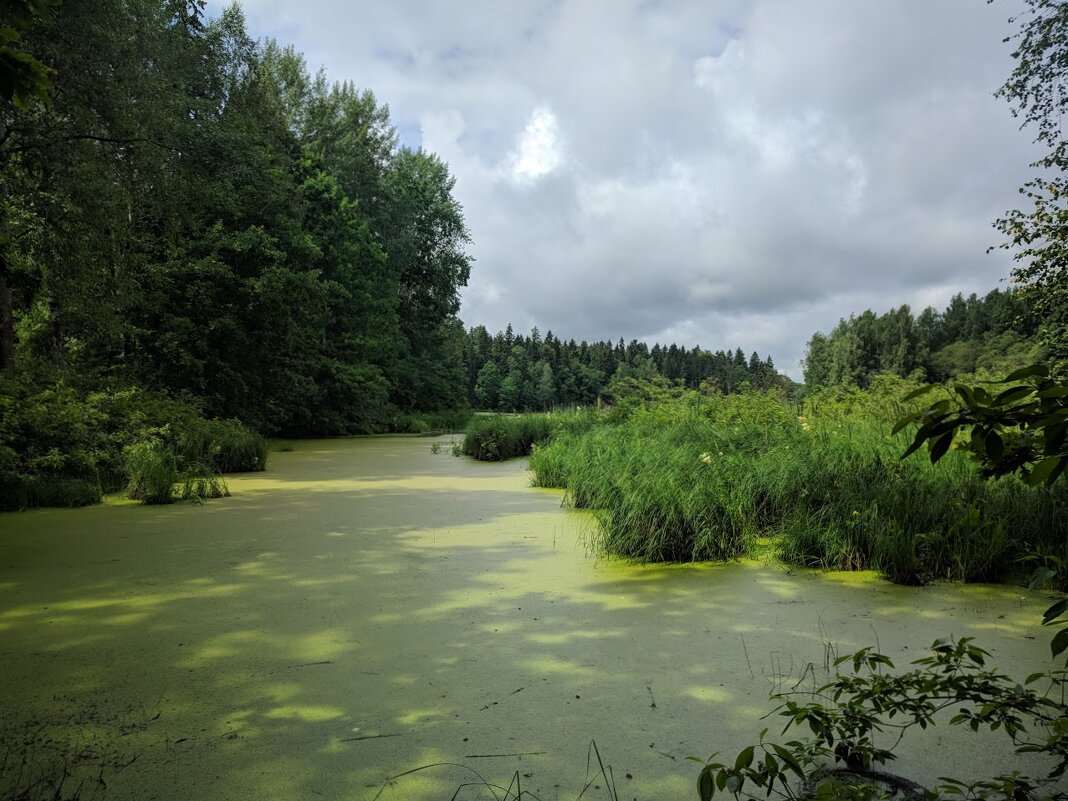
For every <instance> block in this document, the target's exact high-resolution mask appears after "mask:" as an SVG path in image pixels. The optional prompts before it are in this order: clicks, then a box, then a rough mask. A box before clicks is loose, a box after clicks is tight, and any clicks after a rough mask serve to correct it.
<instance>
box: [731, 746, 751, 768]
mask: <svg viewBox="0 0 1068 801" xmlns="http://www.w3.org/2000/svg"><path fill="white" fill-rule="evenodd" d="M752 764H753V746H751V745H750V746H748V747H747V748H743V749H742V752H741V753H740V754H738V758H737V759H735V760H734V769H735V770H741V769H742V768H748V767H749V766H750V765H752Z"/></svg>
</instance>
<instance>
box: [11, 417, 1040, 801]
mask: <svg viewBox="0 0 1068 801" xmlns="http://www.w3.org/2000/svg"><path fill="white" fill-rule="evenodd" d="M435 442H437V443H439V444H440V445H441V449H440V452H438V453H433V452H432V450H431V445H432V444H433V443H435ZM449 442H450V438H448V437H444V438H439V439H426V438H415V437H377V438H356V439H344V440H320V441H304V442H300V443H297V444H296V445H295V449H294V450H293V451H292V452H287V453H274V454H272V456H271V464H270V469H269V470H268V471H267V472H266V473H261V474H249V475H246V476H232V477H229V478H228V483H229V486H230V489H231V491H232V492H233V496H232V497H230V498H225V499H220V500H214V501H210V502H208V503H207V504H205V505H203V506H191V505H179V506H170V507H140V506H136V505H132V504H129V503H123V502H113V503H109V504H105V505H103V506H99V507H92V508H88V509H75V510H41V511H34V512H27V513H21V514H7V515H0V675H2V676H3V679H2V682H3V684H2V691H0V764H3V755H4V754H7V764H6V766H5V767H4V768H3V769H2V770H3V775H2V776H0V796H2V797H8V795H9V794H10V790H11V788H12V786H13V784H15V783H16V782H22V783H23V784H25V783H26V782H27V781H28V780H30V779H31V778H32V777H34V776H36V775H38V774H45V775H48V774H50V773H51V774H53V775H54V774H55V771H56V770H57V769H59V768H58V766H60V765H62V764H63V763H64V762H66V763H68V764H69V765H71V766H72V767H73V770H74V772H75V773H76V774H77V775H78V777H79V780H81V779H84V780H85V785H84V788H83V797H85V798H105V799H173V800H174V801H178V800H179V799H181V801H186V800H187V799H220V800H223V799H225V800H226V801H229V800H230V799H286V800H288V799H320V798H325V799H368V801H370V799H374V798H376V797H379V798H382V799H414V800H415V801H420V800H421V799H428V800H429V799H448V798H450V797H451V796H452V795H453V793H454V792H455V791H456V790H457V788H459V787H461V786H462V785H464V784H466V783H468V782H477V778H476V776H475V774H474V773H473V771H477V772H478V774H479V775H481V776H482V777H483V778H484V779H485V780H487V781H490V782H493V783H495V784H500V785H502V786H506V785H508V784H509V782H510V781H512V780H513V778H514V777H517V776H518V779H519V781H520V782H521V783H522V789H523V790H524V791H529V792H530V793H533V794H535V795H536V796H537V797H539V798H541V799H544V800H545V801H549V800H554V801H555V800H556V799H563V800H564V801H572V800H573V799H575V798H576V797H577V796H578V794H579V793H580V792H581V790H582V788H583V785H584V783H585V780H586V777H587V758H588V754H589V753H590V744H591V743H594V742H595V743H596V747H597V750H598V752H599V753H600V756H601V758H602V759H603V761H604V763H605V765H610V766H611V773H612V776H613V777H614V781H615V786H616V789H617V791H618V793H619V798H620V799H649V800H652V799H682V798H693V797H695V794H694V790H693V788H694V782H695V779H696V775H697V771H698V766H697V765H696V764H694V763H692V762H688V761H686V760H685V757H687V756H690V755H694V756H700V757H707V756H708V755H709V754H711V753H712V752H714V751H722V752H724V756H728V755H729V756H730V757H731V758H733V756H734V754H735V753H737V751H738V750H740V748H741V747H742V746H743V745H746V744H748V743H750V742H753V741H754V740H755V739H756V735H757V733H758V732H759V730H760V729H761V728H763V727H764V726H770V727H771V728H772V733H776V732H777V731H778V730H779V728H781V727H780V726H778V724H777V722H776V721H775V720H768V721H762V720H761V718H762V716H764V715H765V714H766V713H767V712H768V711H769V710H771V708H772V706H773V704H771V703H770V702H769V701H768V694H769V692H772V691H774V690H783V689H789V688H790V687H792V686H794V685H795V684H797V683H800V684H799V686H800V687H802V688H804V687H811V686H812V681H813V677H815V679H816V680H822V679H823V678H825V677H826V665H827V664H828V661H829V660H830V659H833V657H834V656H835V655H836V654H840V653H846V652H849V651H851V650H855V649H857V648H859V647H862V646H866V645H876V644H877V645H879V646H880V647H881V649H882V650H883V652H884V653H886V654H887V655H889V656H890V657H891V658H892V659H893V660H894V661H895V662H896V663H897V664H898V665H899V666H902V665H905V664H907V663H908V662H909V661H910V660H911V659H913V658H917V657H919V656H922V652H923V650H924V647H925V646H926V645H928V644H930V643H931V641H933V640H934V639H936V638H938V637H943V636H949V635H953V636H957V637H959V636H965V635H967V636H974V637H976V638H977V639H978V641H979V643H980V644H981V645H983V646H984V647H985V648H987V649H988V650H991V651H993V652H994V655H995V658H996V661H997V665H998V667H999V668H1001V669H1002V670H1004V671H1005V672H1008V673H1011V674H1013V675H1020V676H1023V675H1026V674H1027V673H1029V672H1031V671H1032V670H1041V669H1043V668H1045V667H1047V666H1048V658H1047V657H1048V652H1049V650H1048V642H1049V633H1048V630H1046V631H1043V630H1042V629H1041V627H1040V626H1039V625H1038V624H1039V621H1040V619H1041V611H1042V609H1044V608H1045V606H1046V605H1048V603H1049V596H1048V595H1046V594H1042V593H1034V592H1028V591H1026V590H1021V589H1019V588H1010V587H992V586H954V585H943V586H934V587H926V588H903V587H896V586H893V585H891V584H888V583H886V582H883V581H881V580H879V579H878V578H877V577H876V576H874V575H871V574H825V573H820V572H814V571H812V572H810V571H800V572H799V571H788V570H786V569H784V568H782V567H781V566H775V565H770V564H761V563H756V562H751V563H736V564H728V565H720V566H659V567H650V566H635V565H629V564H625V563H620V562H618V561H613V560H606V559H603V558H599V557H598V556H597V555H596V554H595V553H591V552H590V551H589V549H588V547H587V537H588V532H589V529H590V527H591V526H592V521H591V519H590V518H589V517H588V516H587V515H584V514H582V513H575V512H570V511H568V510H566V509H564V508H561V495H560V493H557V492H552V491H545V490H535V489H531V488H530V487H529V477H528V474H527V472H526V464H525V462H524V461H523V460H518V461H513V462H508V463H504V464H480V463H476V462H472V461H470V460H467V459H459V458H455V457H453V456H452V455H451V454H450V453H449V448H448V444H449ZM787 739H788V738H787ZM23 757H25V758H26V759H27V760H28V762H29V764H28V766H27V767H25V768H23V769H21V770H17V769H16V768H15V763H16V762H17V761H20V760H22V758H23ZM435 763H452V764H450V765H442V766H439V767H433V768H427V769H425V770H419V771H416V772H414V773H409V774H407V775H404V776H400V777H399V778H396V779H394V780H393V781H389V779H390V777H396V776H398V774H402V773H404V772H406V771H411V770H413V769H416V768H421V767H424V766H429V765H433V764H435ZM1013 764H1014V763H1013V760H1012V757H1011V754H1010V752H1009V749H1007V748H1006V747H1004V744H1003V743H1002V740H1001V739H994V740H991V741H988V740H984V739H982V738H976V736H975V735H972V734H970V733H963V732H957V731H956V730H952V731H949V730H946V729H945V728H936V729H935V730H934V731H933V732H929V733H927V734H924V735H923V738H922V739H918V740H916V741H915V742H913V743H911V744H909V745H907V746H906V747H905V748H903V749H902V750H901V758H900V760H899V761H898V763H896V765H895V767H894V769H895V770H896V771H897V772H900V773H904V774H907V775H910V776H912V777H913V778H917V779H921V780H931V779H932V778H934V777H935V776H937V775H939V774H942V773H945V772H946V771H947V770H948V769H949V768H950V767H951V768H952V769H953V770H954V771H955V775H958V776H963V775H968V774H969V772H973V773H974V772H976V771H979V770H980V769H981V770H982V771H984V772H986V771H988V770H990V769H993V770H998V769H1006V768H1009V767H1011V766H1012V765H1013ZM594 765H596V759H594ZM974 775H978V774H974ZM595 784H596V785H602V786H601V787H599V788H598V787H596V786H595V787H591V789H590V790H589V791H588V792H587V794H586V796H585V798H588V799H601V798H608V795H607V792H606V791H605V788H604V787H603V785H604V781H603V777H602V778H598V779H597V780H596V781H595ZM73 786H74V785H68V787H70V788H71V789H73ZM15 794H16V795H17V793H15ZM458 797H459V798H484V797H490V796H489V795H488V794H487V793H486V792H485V791H484V790H483V791H481V792H480V791H479V789H478V787H477V786H475V785H473V786H470V787H467V788H465V789H463V790H461V793H460V795H459V796H458Z"/></svg>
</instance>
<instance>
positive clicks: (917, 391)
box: [901, 384, 938, 402]
mask: <svg viewBox="0 0 1068 801" xmlns="http://www.w3.org/2000/svg"><path fill="white" fill-rule="evenodd" d="M937 386H938V385H937V384H927V385H926V386H922V387H920V388H919V389H914V390H912V392H910V393H909V394H908V395H906V396H905V397H903V398H902V399H901V401H902V402H905V401H910V400H915V399H916V398H919V397H921V396H923V395H926V394H927V393H928V392H930V391H931V390H932V389H935V388H936V387H937Z"/></svg>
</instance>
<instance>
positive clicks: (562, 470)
mask: <svg viewBox="0 0 1068 801" xmlns="http://www.w3.org/2000/svg"><path fill="white" fill-rule="evenodd" d="M900 389H902V387H900V386H898V385H896V384H895V385H893V386H891V387H890V388H889V390H888V389H887V388H885V387H884V388H882V391H881V392H880V391H879V388H878V387H877V389H876V391H874V392H871V393H868V394H867V395H865V394H864V393H858V392H857V391H849V392H848V393H847V397H845V398H843V397H834V396H833V394H832V395H824V396H822V397H818V398H815V399H813V400H812V401H811V402H809V403H808V404H806V405H805V406H803V407H797V406H791V405H788V404H785V403H783V402H781V401H779V400H777V399H776V398H774V397H771V396H767V395H736V396H728V397H724V396H701V395H699V394H698V393H689V394H687V395H685V396H682V397H675V398H671V399H667V400H663V401H661V402H654V403H648V404H644V405H642V406H641V407H639V408H637V409H636V410H634V411H632V412H630V413H628V414H627V415H626V416H624V417H618V416H617V417H613V416H612V414H611V413H609V414H602V415H600V416H599V417H597V418H595V419H594V421H593V423H592V424H590V425H587V426H585V427H584V428H576V429H570V430H569V429H565V428H561V429H557V430H556V431H555V432H552V433H551V436H550V437H548V438H544V439H541V440H537V441H536V444H535V446H534V448H533V453H532V456H531V460H530V465H531V469H532V472H533V482H534V484H535V485H537V486H544V487H560V488H564V489H566V490H567V496H566V497H567V499H568V500H569V501H570V503H571V504H573V505H574V506H575V507H578V508H588V509H591V510H594V512H595V514H596V519H597V521H598V527H597V533H596V535H595V537H596V540H597V544H598V545H599V546H600V548H601V549H603V550H604V551H605V552H607V553H610V554H614V555H619V556H623V557H629V558H635V559H640V560H648V561H670V562H677V561H708V560H726V559H733V558H737V557H740V556H745V555H752V554H754V553H755V552H756V550H757V547H756V546H757V544H758V540H763V539H764V538H768V537H770V538H772V541H773V542H774V543H775V547H776V550H777V553H778V555H779V556H780V557H781V558H782V559H783V560H784V561H785V562H787V563H790V564H795V565H805V566H814V567H827V568H835V569H845V570H861V569H874V570H879V571H881V572H882V573H883V574H884V575H885V576H886V577H887V578H889V579H890V580H892V581H895V582H898V583H906V584H917V583H924V582H927V581H931V580H935V579H954V580H963V581H992V580H1003V579H1009V578H1013V577H1015V576H1018V575H1023V574H1024V573H1026V572H1028V571H1029V569H1030V566H1029V565H1025V564H1023V563H1022V562H1021V560H1022V559H1030V560H1032V561H1033V560H1034V559H1035V558H1038V559H1039V560H1042V561H1045V562H1046V563H1047V564H1057V563H1058V560H1061V562H1062V563H1063V561H1064V560H1065V559H1066V558H1068V549H1066V542H1068V515H1066V514H1065V508H1066V501H1068V492H1066V490H1065V488H1064V487H1063V486H1057V487H1055V488H1053V489H1033V488H1029V487H1025V486H1024V485H1023V484H1022V483H1021V482H1019V481H1017V480H1016V479H1014V478H1003V479H1000V480H998V481H984V480H981V479H979V478H978V477H977V476H976V472H975V468H974V465H973V463H972V462H971V461H970V460H969V459H968V457H967V455H966V454H965V453H963V452H959V451H958V452H951V453H950V454H949V455H948V456H947V457H946V458H944V459H943V460H941V461H940V462H939V463H938V464H937V465H932V464H931V463H930V462H929V460H928V459H927V458H926V456H925V454H923V453H920V454H916V455H914V456H913V457H911V458H909V459H906V460H902V459H900V458H899V456H900V454H901V453H902V452H903V451H904V450H905V448H906V447H907V444H908V439H907V438H908V434H907V433H904V434H899V435H897V437H891V436H890V433H889V432H890V429H891V426H892V422H893V417H894V414H890V413H889V412H895V411H896V412H900V411H902V410H901V409H900V407H898V406H895V403H896V402H895V401H894V400H893V395H894V394H895V393H894V392H891V391H890V390H900ZM905 389H907V388H905ZM903 394H904V392H897V393H896V396H897V397H900V396H901V395H903Z"/></svg>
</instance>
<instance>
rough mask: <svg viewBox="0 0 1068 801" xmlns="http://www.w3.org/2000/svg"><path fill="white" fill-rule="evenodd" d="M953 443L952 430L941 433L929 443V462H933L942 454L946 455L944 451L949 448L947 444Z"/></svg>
mask: <svg viewBox="0 0 1068 801" xmlns="http://www.w3.org/2000/svg"><path fill="white" fill-rule="evenodd" d="M952 444H953V432H952V431H950V432H948V433H946V434H943V435H942V436H940V437H939V438H938V439H936V440H935V441H934V444H933V445H931V464H934V463H935V462H937V461H938V460H939V459H941V458H942V457H943V456H945V455H946V451H948V450H949V446H950V445H952Z"/></svg>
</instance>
